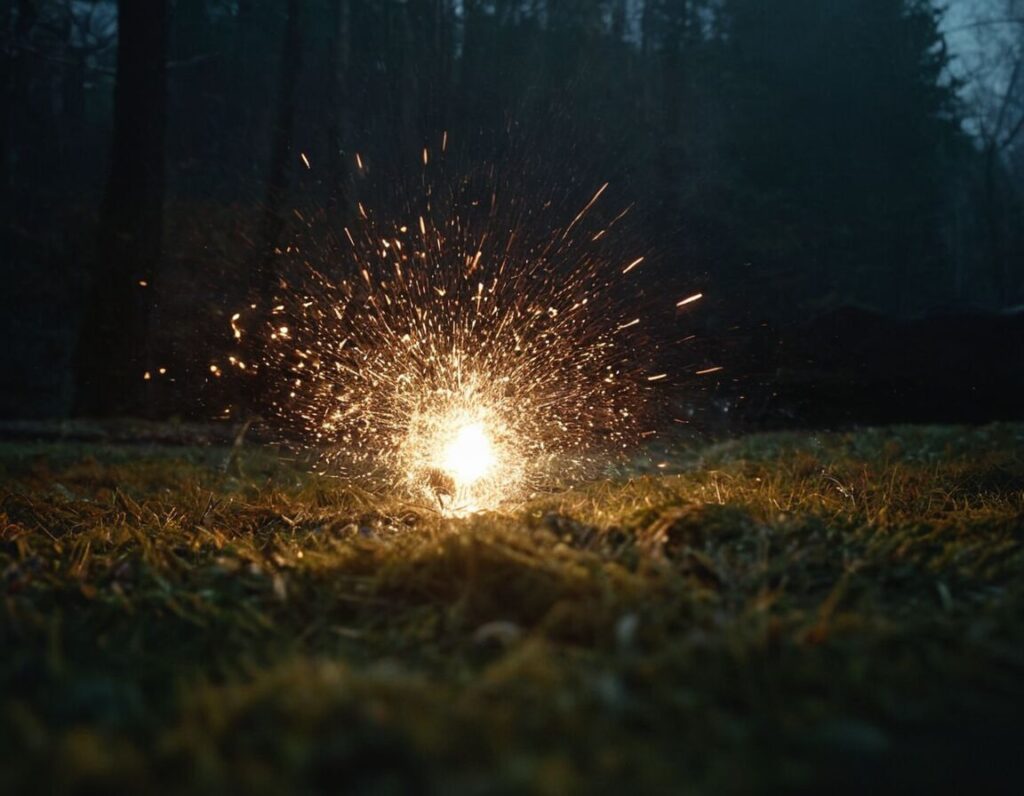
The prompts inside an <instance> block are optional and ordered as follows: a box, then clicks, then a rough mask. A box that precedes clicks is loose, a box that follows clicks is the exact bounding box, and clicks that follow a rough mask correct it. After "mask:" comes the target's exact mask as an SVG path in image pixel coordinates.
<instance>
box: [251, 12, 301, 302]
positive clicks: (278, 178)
mask: <svg viewBox="0 0 1024 796" xmlns="http://www.w3.org/2000/svg"><path fill="white" fill-rule="evenodd" d="M301 7H302V3H301V0H288V6H287V14H288V17H287V21H286V24H285V32H284V46H283V47H282V50H281V79H280V84H279V87H278V96H277V114H276V118H275V119H274V129H273V135H272V137H271V143H270V147H271V148H270V169H269V171H268V172H267V193H266V198H265V200H264V210H263V223H262V228H261V237H262V242H263V246H264V249H263V256H262V259H261V262H260V265H259V268H258V270H257V274H256V277H257V280H258V288H259V292H260V294H261V297H262V298H264V299H269V298H270V296H271V295H272V294H273V291H274V288H275V285H276V283H277V269H276V268H275V265H274V259H275V252H274V250H275V249H276V248H277V246H278V244H279V243H280V239H281V232H282V231H283V229H284V213H283V210H284V201H285V195H286V193H287V190H288V173H289V170H290V169H289V166H290V164H291V160H292V127H293V125H294V121H295V86H296V83H297V82H298V78H299V67H300V65H301V57H302V27H301V24H300V19H299V14H300V9H301Z"/></svg>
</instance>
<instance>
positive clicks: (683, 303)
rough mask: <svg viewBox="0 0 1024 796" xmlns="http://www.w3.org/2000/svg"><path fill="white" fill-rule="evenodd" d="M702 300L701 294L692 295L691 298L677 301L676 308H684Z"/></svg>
mask: <svg viewBox="0 0 1024 796" xmlns="http://www.w3.org/2000/svg"><path fill="white" fill-rule="evenodd" d="M702 298H704V294H703V293H694V294H693V295H692V296H689V297H688V298H684V299H683V300H682V301H677V302H676V306H677V307H685V306H686V305H687V304H693V302H695V301H700V300H701V299H702Z"/></svg>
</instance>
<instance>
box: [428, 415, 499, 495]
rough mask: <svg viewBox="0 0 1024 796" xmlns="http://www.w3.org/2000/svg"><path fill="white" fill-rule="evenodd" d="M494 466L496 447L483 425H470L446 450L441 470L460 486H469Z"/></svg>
mask: <svg viewBox="0 0 1024 796" xmlns="http://www.w3.org/2000/svg"><path fill="white" fill-rule="evenodd" d="M493 466H494V447H493V446H492V445H491V438H490V437H488V436H487V431H486V429H485V428H484V424H483V423H470V424H469V425H465V426H462V427H461V428H460V429H459V430H458V431H456V432H455V436H453V437H452V439H451V440H450V441H449V442H448V444H447V445H446V446H445V448H444V453H443V454H442V457H441V469H442V470H444V472H445V473H447V474H448V475H450V476H451V477H452V479H453V480H454V481H455V483H456V484H457V485H458V486H469V485H470V484H473V483H476V482H477V481H479V480H480V479H481V478H483V477H484V476H486V475H487V474H488V473H489V472H490V470H491V468H492V467H493Z"/></svg>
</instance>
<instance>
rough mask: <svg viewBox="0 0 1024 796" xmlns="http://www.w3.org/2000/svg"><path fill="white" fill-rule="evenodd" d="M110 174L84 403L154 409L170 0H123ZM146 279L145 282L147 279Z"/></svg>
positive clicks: (81, 372) (84, 366) (85, 351)
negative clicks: (154, 312)
mask: <svg viewBox="0 0 1024 796" xmlns="http://www.w3.org/2000/svg"><path fill="white" fill-rule="evenodd" d="M117 7H118V43H117V79H116V84H115V88H114V132H113V148H112V153H111V163H110V177H109V180H108V182H107V188H106V194H105V196H104V200H103V206H102V208H101V211H100V220H99V225H98V229H97V249H96V261H95V263H94V265H93V269H92V279H91V286H90V289H89V300H88V302H87V305H86V310H85V317H84V319H83V325H82V331H81V336H80V339H79V343H78V351H77V356H76V361H75V381H76V396H75V411H76V413H78V414H87V415H122V414H131V415H144V414H147V413H149V412H151V411H152V405H151V402H150V390H149V387H150V386H151V384H152V382H151V381H147V380H145V379H144V374H145V373H146V372H147V371H149V372H152V371H153V363H152V361H151V359H152V351H151V343H152V331H153V330H152V324H151V320H152V310H153V301H152V296H153V291H154V286H155V285H156V284H157V282H158V277H159V270H160V253H161V246H162V237H163V197H164V127H165V108H166V50H167V9H168V0H148V2H145V3H140V2H138V0H119V2H118V4H117ZM141 282H145V283H146V286H142V285H141V284H140V283H141Z"/></svg>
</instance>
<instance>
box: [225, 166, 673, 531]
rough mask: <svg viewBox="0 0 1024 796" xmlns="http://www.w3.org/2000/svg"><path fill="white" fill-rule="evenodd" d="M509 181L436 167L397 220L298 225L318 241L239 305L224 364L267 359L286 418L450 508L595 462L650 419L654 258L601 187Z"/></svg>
mask: <svg viewBox="0 0 1024 796" xmlns="http://www.w3.org/2000/svg"><path fill="white" fill-rule="evenodd" d="M430 161H431V159H430V158H428V157H427V155H426V154H425V155H424V157H423V162H424V164H425V165H426V164H427V163H428V162H430ZM357 166H358V168H359V169H360V170H362V169H363V161H362V159H361V158H358V156H357ZM431 168H433V166H432V167H431ZM498 182H499V181H498V180H497V179H496V178H495V175H494V173H493V170H486V169H485V170H484V171H483V172H482V174H480V175H470V176H466V177H463V178H461V179H457V180H453V181H447V182H444V181H439V182H438V183H434V182H431V181H428V180H426V179H425V180H424V185H425V187H424V188H423V189H422V195H421V196H418V197H417V198H414V199H412V200H409V199H406V200H405V201H404V205H405V206H406V210H405V212H403V213H402V214H401V216H400V217H398V218H395V217H391V218H381V219H378V218H376V217H375V215H374V214H373V213H372V211H371V210H368V209H367V208H366V207H364V206H363V205H362V204H359V205H358V214H359V219H360V223H359V224H358V225H356V226H351V227H347V228H343V229H342V230H341V233H340V234H335V235H334V236H333V237H330V236H328V235H326V234H325V233H324V232H323V231H322V230H320V229H319V227H318V226H317V224H314V223H312V222H307V224H306V229H307V231H309V232H310V233H311V234H312V239H313V240H314V241H315V243H314V244H312V245H310V246H308V247H307V246H304V245H303V244H301V243H299V242H296V243H295V244H294V245H292V246H290V247H289V248H288V250H287V251H286V252H284V253H283V254H284V255H286V256H282V257H281V258H280V261H281V265H280V267H279V275H280V276H279V279H278V282H277V285H276V289H275V290H274V292H273V296H265V297H264V301H263V303H262V304H255V305H253V307H252V308H250V311H249V312H248V313H243V318H242V320H241V321H240V320H239V316H237V315H236V316H234V317H233V318H232V333H233V336H234V337H235V338H236V339H240V338H241V337H242V334H241V332H240V329H241V325H240V324H245V328H247V329H248V330H250V331H252V332H253V333H254V334H251V335H246V337H247V338H248V339H247V342H250V345H251V346H252V347H251V349H250V352H249V353H250V356H246V355H245V354H244V353H243V352H238V356H237V357H232V358H231V362H232V364H237V365H238V366H239V367H241V368H246V367H248V370H247V371H246V372H247V373H259V374H261V375H262V377H263V384H264V385H265V386H267V387H268V389H269V391H270V392H271V396H270V399H269V403H270V407H271V412H270V414H271V415H272V416H273V418H274V420H275V421H276V422H277V423H278V424H279V425H281V426H283V427H284V428H286V429H288V430H290V431H291V432H297V433H298V434H300V435H301V436H302V437H304V438H305V439H306V440H307V441H309V442H310V443H312V444H314V445H315V446H316V447H317V448H318V449H321V450H325V451H326V454H325V460H326V462H327V464H328V466H329V467H330V468H331V469H332V470H334V471H339V472H344V473H345V474H346V475H348V476H350V477H361V478H366V479H369V480H371V481H373V482H376V483H380V482H385V483H387V484H389V485H390V486H391V487H392V488H397V489H399V490H400V491H401V492H403V493H404V494H405V495H406V496H407V497H408V498H410V499H413V500H415V501H418V502H420V503H422V504H425V505H432V506H434V507H435V508H437V509H439V510H440V511H442V512H443V513H445V514H449V515H459V514H464V513H469V512H474V511H479V510H486V509H493V508H495V507H497V506H500V505H502V504H503V503H506V502H508V501H514V500H518V499H522V498H524V497H526V496H528V495H529V494H530V493H532V492H534V491H535V490H537V489H538V488H542V487H544V486H545V485H547V484H549V483H552V482H553V481H559V482H562V481H565V480H567V479H571V478H574V477H577V476H580V475H583V474H586V473H592V472H594V471H595V468H598V467H600V466H601V465H602V463H604V462H606V461H607V459H608V455H609V454H610V453H612V452H614V451H616V450H617V451H622V450H624V449H627V448H628V447H629V446H631V445H632V444H634V443H635V442H636V440H637V439H639V437H640V435H641V434H642V433H643V432H644V431H645V430H646V429H645V428H644V426H643V423H644V418H645V415H647V412H646V411H645V409H646V408H647V406H648V401H647V395H648V393H649V392H650V391H651V390H654V389H657V385H656V384H653V383H652V382H654V381H656V379H652V378H651V377H652V376H654V375H659V376H660V374H658V373H657V371H656V370H655V369H654V368H655V365H654V364H653V363H652V347H651V344H650V343H649V342H648V341H646V340H645V339H644V337H643V323H642V319H641V318H640V317H638V312H637V309H636V307H635V303H636V302H635V301H632V300H631V296H632V295H633V291H632V290H631V280H633V279H634V278H635V276H634V275H635V272H636V271H637V270H639V269H640V267H641V265H642V263H643V262H644V257H643V256H641V254H640V253H638V252H636V251H635V250H629V249H628V247H626V246H624V245H623V244H622V243H621V242H616V235H615V234H614V233H615V232H617V231H618V229H617V227H616V225H617V224H619V222H621V221H622V219H623V218H624V217H625V216H626V211H623V212H620V213H618V214H615V213H599V212H597V211H596V210H595V207H596V206H597V205H598V204H599V201H600V200H601V199H602V195H603V194H604V193H605V191H606V189H607V187H608V186H607V185H605V186H602V187H600V188H599V189H598V190H596V191H595V192H594V193H593V194H592V196H591V198H590V199H589V201H587V202H584V203H583V207H582V210H581V209H580V208H579V206H577V207H576V209H575V210H573V209H570V210H569V211H568V212H560V209H562V210H564V204H565V201H564V199H563V200H561V202H560V201H559V200H558V199H557V197H554V196H552V197H536V196H534V197H532V201H530V197H524V196H522V195H519V193H518V192H516V191H511V192H510V193H509V195H503V193H502V192H501V190H499V188H498ZM325 239H328V240H332V241H333V245H325V244H324V243H323V241H324V240H325ZM314 247H315V248H314ZM263 307H266V309H265V310H264V309H262V308H263ZM246 316H248V317H246ZM252 340H255V341H256V342H255V344H254V345H253V344H252V342H251V341H252ZM245 360H250V362H253V363H254V364H250V365H248V366H247V365H246V364H245Z"/></svg>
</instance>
